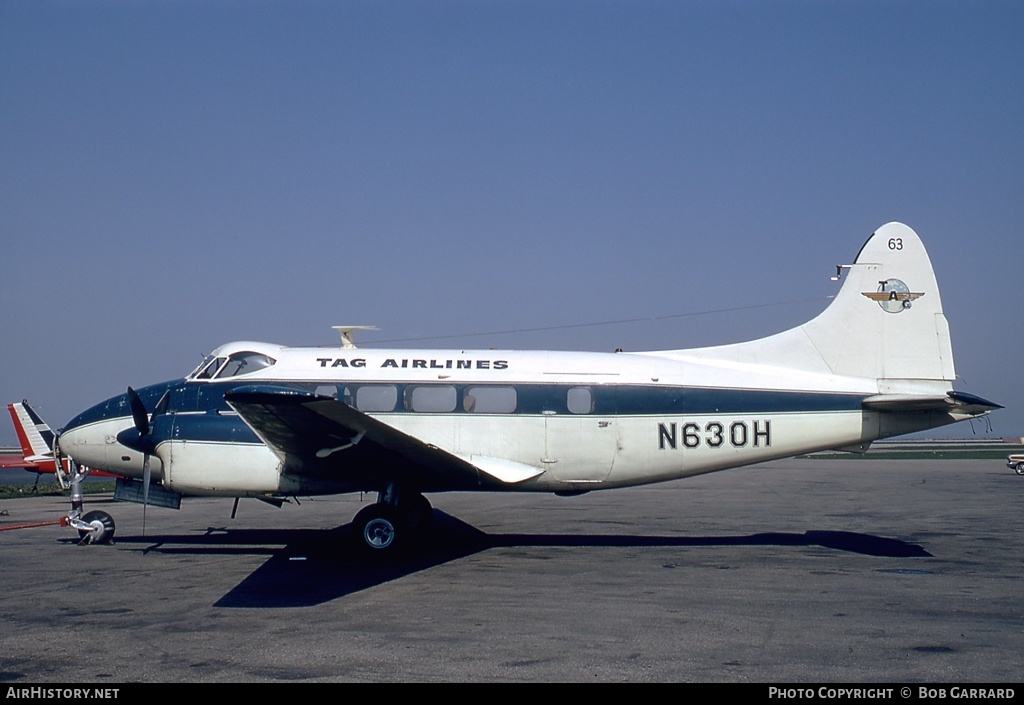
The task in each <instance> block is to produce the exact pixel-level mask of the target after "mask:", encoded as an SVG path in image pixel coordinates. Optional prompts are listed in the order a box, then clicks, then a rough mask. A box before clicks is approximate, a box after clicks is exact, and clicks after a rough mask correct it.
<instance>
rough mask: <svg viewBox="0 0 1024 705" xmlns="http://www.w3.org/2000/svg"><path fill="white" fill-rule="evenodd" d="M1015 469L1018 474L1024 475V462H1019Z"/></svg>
mask: <svg viewBox="0 0 1024 705" xmlns="http://www.w3.org/2000/svg"><path fill="white" fill-rule="evenodd" d="M1013 471H1014V472H1015V473H1017V474H1018V475H1024V463H1017V467H1015V468H1014V469H1013Z"/></svg>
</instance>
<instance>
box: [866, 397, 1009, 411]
mask: <svg viewBox="0 0 1024 705" xmlns="http://www.w3.org/2000/svg"><path fill="white" fill-rule="evenodd" d="M861 404H862V405H863V406H864V408H865V409H874V410H876V411H947V412H950V413H970V414H975V413H981V412H982V411H993V410H995V409H1002V408H1003V407H1001V406H1000V405H999V404H995V403H993V402H990V401H988V400H986V399H982V398H981V397H977V396H974V395H973V394H967V393H965V392H949V393H948V394H941V395H938V394H936V395H929V394H920V395H919V394H876V395H874V396H870V397H867V398H865V399H864V400H863V401H861Z"/></svg>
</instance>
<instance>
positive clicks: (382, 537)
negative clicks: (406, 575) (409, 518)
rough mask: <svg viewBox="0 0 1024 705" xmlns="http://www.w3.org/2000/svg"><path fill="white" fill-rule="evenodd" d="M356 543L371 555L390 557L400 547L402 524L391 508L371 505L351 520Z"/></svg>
mask: <svg viewBox="0 0 1024 705" xmlns="http://www.w3.org/2000/svg"><path fill="white" fill-rule="evenodd" d="M352 527H353V529H354V530H355V535H356V543H357V544H358V545H359V547H360V548H362V549H364V550H365V551H367V552H369V553H370V554H371V555H378V556H383V555H391V554H394V553H396V552H397V550H398V548H399V547H400V546H401V545H402V543H403V542H402V534H403V529H404V528H405V526H404V523H403V522H401V521H399V515H398V514H397V513H396V512H395V510H393V509H392V508H391V507H388V506H386V505H383V504H372V505H370V506H369V507H365V508H363V509H361V510H360V511H359V513H358V514H356V516H355V519H353V520H352Z"/></svg>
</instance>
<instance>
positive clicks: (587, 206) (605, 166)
mask: <svg viewBox="0 0 1024 705" xmlns="http://www.w3.org/2000/svg"><path fill="white" fill-rule="evenodd" d="M1022 36H1024V3H1020V2H984V1H979V2H943V1H941V0H929V1H927V2H899V1H891V0H889V1H886V2H873V1H870V0H858V1H856V2H852V1H851V2H840V1H832V2H819V1H810V0H808V1H803V2H796V1H793V2H788V1H778V2H754V1H749V2H730V1H725V2H723V1H720V0H715V1H711V0H708V1H706V2H685V1H677V2H658V1H644V0H639V1H635V0H631V1H629V2H626V1H625V0H620V1H611V2H601V1H599V0H586V1H580V2H570V1H562V0H544V1H536V2H535V1H531V0H515V1H514V2H513V1H502V0H486V1H484V0H480V1H474V2H469V1H465V2H456V1H443V0H437V1H428V0H422V1H413V0H404V1H401V2H391V1H388V0H367V1H365V2H363V1H351V2H303V1H301V0H296V1H292V2H283V1H282V2H259V1H255V2H218V1H216V0H204V1H202V2H199V1H196V2H177V1H173V0H166V1H153V2H128V1H127V0H125V1H123V2H112V1H111V2H107V1H103V0H96V1H92V2H77V1H70V0H68V1H63V2H47V1H45V0H0V242H2V245H3V265H4V266H3V277H2V280H0V323H2V326H0V330H2V334H3V340H2V347H0V370H2V372H0V374H2V377H0V401H2V402H8V401H15V400H18V399H21V398H28V399H29V400H30V401H31V402H33V403H34V405H35V406H36V407H37V408H38V409H39V411H40V412H41V413H42V414H43V415H44V417H45V418H46V419H47V420H49V421H50V423H51V424H52V425H53V426H55V427H57V426H61V425H63V424H64V423H65V422H67V421H68V420H69V419H70V418H71V417H72V416H73V415H74V414H75V413H77V412H78V411H80V410H82V409H83V408H85V407H87V406H89V405H91V404H93V403H95V402H97V401H99V400H101V399H104V398H106V397H109V396H111V395H113V394H116V393H120V392H122V391H123V390H124V388H125V387H126V386H127V385H129V384H131V385H135V386H141V385H145V384H148V383H153V382H156V381H161V380H164V379H170V378H173V377H177V376H181V375H182V374H184V373H185V372H187V371H189V370H190V369H191V368H192V367H193V366H194V365H195V364H196V363H198V361H199V360H200V357H201V355H202V354H203V353H206V352H208V351H209V350H211V349H212V348H213V347H215V346H216V345H218V344H220V343H223V342H227V341H230V340H236V339H256V340H266V341H269V342H276V343H283V344H293V345H300V344H323V345H333V344H335V342H336V340H337V338H336V335H335V333H334V332H333V331H332V330H331V329H330V326H331V325H335V324H341V323H346V324H370V325H376V326H378V327H379V328H381V331H380V332H379V333H373V334H364V335H363V336H361V340H362V341H364V342H365V343H366V344H367V345H370V344H372V343H373V342H374V341H385V340H406V339H413V338H421V337H424V336H431V335H458V334H466V333H487V332H492V331H508V330H520V329H528V328H543V327H553V326H560V325H564V324H576V323H590V322H602V321H612V320H621V319H636V318H644V317H662V316H672V315H676V314H684V313H700V312H706V311H713V310H722V309H741V310H738V311H732V312H730V313H724V314H718V315H699V316H691V317H683V318H675V319H667V320H659V321H650V322H645V323H630V324H620V325H614V326H595V327H589V328H563V329H557V330H545V331H535V332H530V333H519V334H494V335H484V336H475V337H462V338H459V337H454V338H450V339H445V340H438V341H415V342H405V343H400V345H407V346H420V347H423V346H442V347H448V346H450V347H512V348H553V349H584V350H611V349H614V348H615V347H622V348H625V349H629V350H642V349H653V348H679V347H690V346H698V345H708V344H714V343H724V342H735V341H738V340H743V339H749V338H754V337H759V336H762V335H766V334H769V333H773V332H776V331H779V330H782V329H784V328H788V327H791V326H793V325H797V324H799V323H802V322H803V321H804V320H806V319H808V318H810V317H812V316H813V315H814V314H816V313H817V312H818V311H819V310H820V309H821V308H822V307H823V306H824V304H825V301H824V300H823V297H826V296H828V295H829V294H831V293H833V292H834V290H835V285H834V284H833V283H832V282H831V281H830V280H829V276H830V275H831V274H833V273H834V266H835V265H836V264H839V263H846V262H849V261H851V260H852V258H853V257H854V256H855V254H856V253H857V250H858V248H859V247H860V245H861V244H862V243H863V241H864V239H865V238H866V237H867V236H868V235H869V234H870V233H871V232H872V231H873V230H874V229H875V228H877V227H878V226H880V225H882V224H883V223H886V222H888V221H891V220H899V221H902V222H905V223H907V224H908V225H910V226H911V227H913V228H914V229H916V230H917V231H918V233H919V234H920V235H921V236H922V238H923V239H924V241H925V244H926V246H927V247H928V249H929V252H930V254H931V256H932V260H933V262H934V264H935V268H936V270H937V273H938V276H939V282H940V285H941V286H942V294H943V300H944V303H945V309H946V315H947V317H948V319H949V322H950V325H951V328H952V333H953V344H954V351H955V354H956V363H957V370H958V372H959V374H960V376H961V377H962V381H961V382H959V383H958V385H957V386H958V387H959V388H961V389H963V390H965V391H970V392H973V393H976V394H979V395H981V396H984V397H988V398H990V399H992V400H994V401H997V402H1000V403H1002V404H1005V405H1006V406H1007V407H1008V408H1007V409H1006V410H1004V411H1002V412H999V413H997V414H995V415H994V416H993V417H992V421H993V424H994V431H993V435H995V436H1010V435H1024V411H1022V408H1024V406H1022V402H1024V394H1022V392H1024V382H1022V378H1024V376H1022V374H1021V359H1020V352H1021V350H1022V349H1024V336H1022V325H1021V324H1022V320H1021V314H1022V310H1021V303H1022V299H1024V295H1022V291H1024V271H1022V270H1024V262H1022V255H1024V241H1022V239H1021V235H1022V233H1024V197H1022V186H1024V178H1022V177H1024V137H1022V134H1024V130H1022V126H1024V42H1022V41H1021V37H1022ZM780 302H796V303H788V304H785V305H778V306H769V307H763V308H750V307H754V306H758V305H760V304H766V303H767V304H775V303H780ZM975 428H976V430H977V431H978V433H979V435H984V434H985V429H984V427H983V425H982V424H976V425H975ZM957 435H971V428H970V426H969V425H966V424H964V425H961V426H959V427H957ZM13 442H14V434H13V431H12V430H11V428H10V426H9V424H7V422H6V421H3V422H0V443H13Z"/></svg>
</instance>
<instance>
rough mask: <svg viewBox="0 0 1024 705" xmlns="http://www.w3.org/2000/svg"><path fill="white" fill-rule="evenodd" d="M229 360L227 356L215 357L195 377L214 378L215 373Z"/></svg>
mask: <svg viewBox="0 0 1024 705" xmlns="http://www.w3.org/2000/svg"><path fill="white" fill-rule="evenodd" d="M226 360H227V358H226V357H215V358H213V359H212V360H210V362H209V363H208V364H207V365H206V367H204V368H203V369H202V370H201V371H200V372H199V373H198V374H196V376H195V379H213V377H214V375H216V374H217V370H219V369H220V367H221V365H223V364H224V362H225V361H226Z"/></svg>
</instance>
